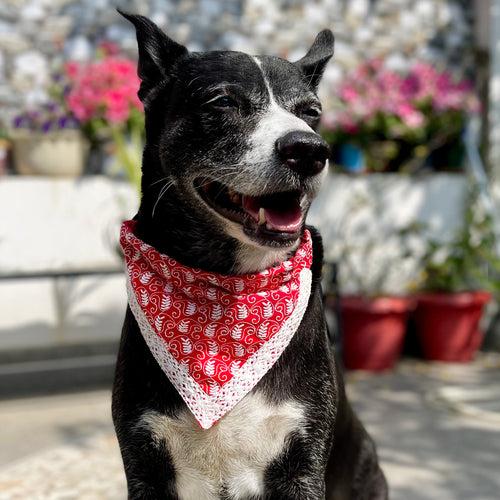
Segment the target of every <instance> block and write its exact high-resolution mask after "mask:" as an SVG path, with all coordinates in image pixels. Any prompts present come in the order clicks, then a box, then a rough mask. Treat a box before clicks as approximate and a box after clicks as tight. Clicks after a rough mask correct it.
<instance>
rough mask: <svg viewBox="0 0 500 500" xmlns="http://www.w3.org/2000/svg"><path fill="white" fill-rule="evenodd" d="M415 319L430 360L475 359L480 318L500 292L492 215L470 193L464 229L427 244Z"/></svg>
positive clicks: (480, 340)
mask: <svg viewBox="0 0 500 500" xmlns="http://www.w3.org/2000/svg"><path fill="white" fill-rule="evenodd" d="M420 290H421V292H420V294H419V295H418V296H417V307H416V310H415V323H416V327H417V334H418V337H419V339H420V342H421V345H422V350H423V353H424V356H425V357H426V358H427V359H429V360H435V361H449V362H460V361H469V360H471V359H472V358H473V357H474V355H475V353H476V351H477V350H478V349H479V347H480V345H481V343H482V340H483V334H482V332H481V330H480V320H481V317H482V313H483V309H484V307H485V305H486V304H487V303H488V302H489V301H490V300H491V298H492V294H498V293H499V292H500V259H499V258H498V255H497V254H496V249H495V236H494V232H493V228H492V220H491V216H489V215H488V214H486V213H485V210H484V209H482V207H481V204H480V203H479V201H478V197H477V193H475V192H473V193H472V194H471V199H470V200H469V203H468V204H467V208H466V209H465V214H464V222H463V225H462V227H460V229H459V230H458V231H457V232H456V234H455V235H454V237H453V238H452V239H451V241H449V242H446V243H442V242H438V241H435V240H430V241H429V242H428V247H427V250H426V252H425V254H424V256H423V258H422V276H421V281H420Z"/></svg>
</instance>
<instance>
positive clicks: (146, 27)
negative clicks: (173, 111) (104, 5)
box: [117, 9, 188, 102]
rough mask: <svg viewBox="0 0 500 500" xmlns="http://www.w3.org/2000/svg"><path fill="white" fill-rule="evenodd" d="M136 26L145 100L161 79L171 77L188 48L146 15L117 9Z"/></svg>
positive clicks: (140, 94)
mask: <svg viewBox="0 0 500 500" xmlns="http://www.w3.org/2000/svg"><path fill="white" fill-rule="evenodd" d="M117 11H118V13H119V14H121V15H122V16H123V17H124V18H125V19H127V20H128V21H130V22H131V23H132V24H133V25H134V26H135V31H136V35H137V46H138V48H139V62H138V65H137V73H138V75H139V78H140V79H141V88H140V89H139V93H138V95H139V98H140V99H141V101H143V102H144V101H145V99H146V97H147V95H148V93H149V92H150V91H151V90H152V89H153V88H154V87H155V86H156V85H157V84H158V83H159V82H161V81H163V80H166V79H168V78H169V75H170V70H171V68H172V66H173V64H174V63H175V62H176V61H177V60H178V59H179V58H180V57H182V56H183V55H185V54H187V53H188V50H187V49H186V47H184V46H183V45H180V44H179V43H177V42H175V41H174V40H172V39H171V38H169V37H168V36H167V35H165V33H163V31H162V30H161V29H160V28H158V26H156V24H155V23H153V21H151V20H150V19H148V18H147V17H144V16H139V15H135V14H128V13H127V12H123V11H121V10H120V9H117Z"/></svg>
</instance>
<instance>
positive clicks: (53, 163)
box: [12, 130, 88, 177]
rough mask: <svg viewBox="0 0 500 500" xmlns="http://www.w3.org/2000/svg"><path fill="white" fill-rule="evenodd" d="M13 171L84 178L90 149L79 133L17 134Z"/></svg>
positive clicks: (25, 173) (13, 142)
mask: <svg viewBox="0 0 500 500" xmlns="http://www.w3.org/2000/svg"><path fill="white" fill-rule="evenodd" d="M12 146H13V158H14V167H15V169H16V171H17V172H18V173H19V174H21V175H49V176H55V177H76V176H79V175H81V174H82V172H83V168H84V166H85V160H86V156H87V150H88V146H87V143H86V142H85V141H84V139H83V137H82V135H81V133H80V132H79V131H78V130H62V131H57V132H48V133H41V132H30V131H16V132H15V134H13V137H12Z"/></svg>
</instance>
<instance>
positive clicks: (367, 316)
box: [340, 297, 413, 371]
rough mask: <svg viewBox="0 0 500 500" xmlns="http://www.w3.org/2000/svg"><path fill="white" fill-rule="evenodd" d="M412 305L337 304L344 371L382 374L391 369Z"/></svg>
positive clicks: (393, 300) (385, 300) (385, 301)
mask: <svg viewBox="0 0 500 500" xmlns="http://www.w3.org/2000/svg"><path fill="white" fill-rule="evenodd" d="M412 305H413V301H412V300H411V299H409V298H405V297H380V298H375V299H367V298H365V297H343V298H342V299H341V301H340V306H341V319H342V331H343V356H344V364H345V367H346V368H348V369H351V370H370V371H382V370H389V369H391V368H393V367H394V365H395V364H396V362H397V360H398V359H399V356H400V354H401V350H402V348H403V340H404V335H405V331H406V320H407V318H408V314H409V312H410V309H411V308H412Z"/></svg>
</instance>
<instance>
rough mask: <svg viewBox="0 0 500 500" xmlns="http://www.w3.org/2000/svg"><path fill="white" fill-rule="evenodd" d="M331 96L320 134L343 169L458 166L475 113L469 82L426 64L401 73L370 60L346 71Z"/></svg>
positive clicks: (378, 170)
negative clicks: (468, 121) (464, 134)
mask: <svg viewBox="0 0 500 500" xmlns="http://www.w3.org/2000/svg"><path fill="white" fill-rule="evenodd" d="M333 94H334V95H335V96H338V98H337V99H335V100H334V101H333V102H332V105H331V109H330V111H329V112H326V113H324V114H323V119H322V134H323V136H324V137H325V139H326V140H327V141H328V142H329V143H330V144H331V146H332V151H334V161H335V160H336V161H337V163H340V165H341V166H342V167H343V168H344V169H347V170H348V171H350V172H352V171H353V165H354V167H355V168H356V170H357V171H363V170H368V171H375V172H394V171H407V172H413V171H415V170H417V169H418V168H420V167H421V166H423V165H424V164H428V165H431V166H432V167H433V168H435V169H436V168H440V169H443V168H444V169H450V168H455V169H456V168H460V167H461V161H462V159H463V147H462V142H461V140H460V135H461V132H462V129H463V127H464V124H465V120H466V118H467V115H468V114H470V113H476V112H477V111H478V110H479V101H478V99H477V97H476V95H475V94H474V92H473V89H472V85H471V84H470V82H468V81H467V80H460V79H456V78H454V77H453V75H452V74H451V73H450V72H447V71H438V70H436V69H435V68H434V67H432V66H431V65H429V64H427V63H422V62H420V63H416V64H414V65H413V66H412V67H411V68H410V69H409V71H407V72H405V73H401V72H397V71H393V70H391V69H388V68H387V67H386V66H385V64H384V61H383V60H382V59H372V60H369V61H367V62H364V63H363V64H361V65H360V66H358V67H357V68H355V70H354V71H353V72H351V73H349V74H348V75H347V76H346V77H345V79H344V80H343V81H342V82H341V84H340V86H339V88H338V89H335V91H334V92H333ZM346 152H347V154H346ZM354 152H356V154H354ZM346 160H347V161H346Z"/></svg>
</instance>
